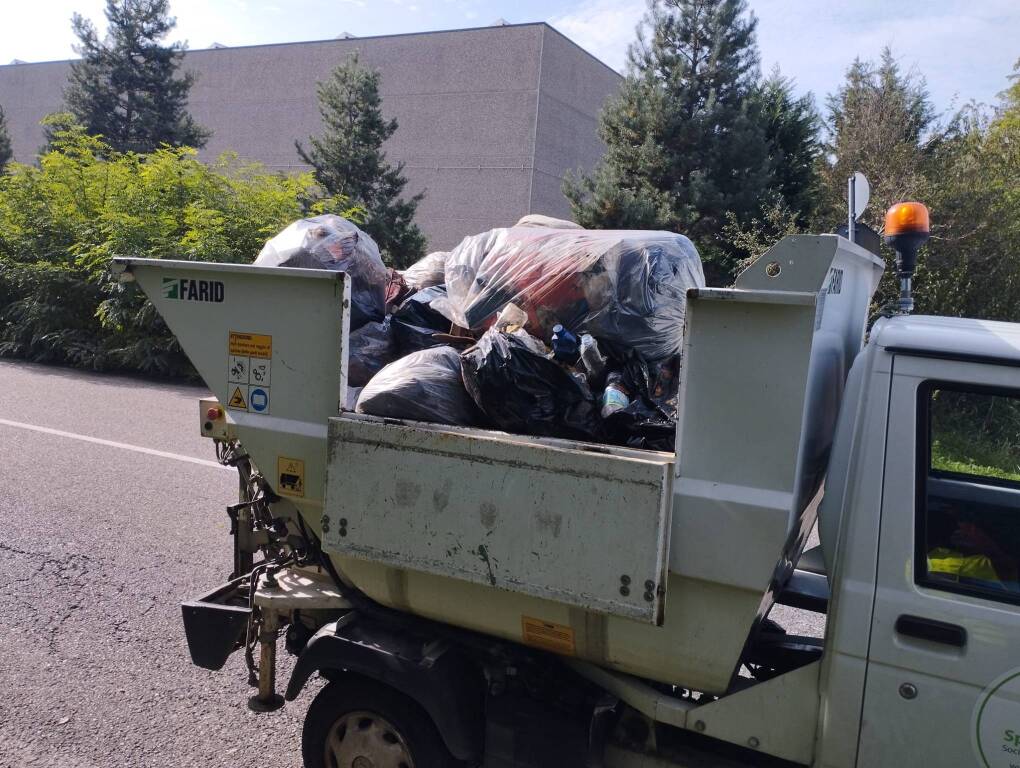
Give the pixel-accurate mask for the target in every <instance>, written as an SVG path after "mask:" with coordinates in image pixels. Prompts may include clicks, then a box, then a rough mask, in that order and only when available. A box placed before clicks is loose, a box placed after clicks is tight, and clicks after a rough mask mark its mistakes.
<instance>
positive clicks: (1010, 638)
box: [857, 353, 1020, 768]
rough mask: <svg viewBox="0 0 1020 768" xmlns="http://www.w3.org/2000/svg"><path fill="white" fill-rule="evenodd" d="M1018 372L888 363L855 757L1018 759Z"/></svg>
mask: <svg viewBox="0 0 1020 768" xmlns="http://www.w3.org/2000/svg"><path fill="white" fill-rule="evenodd" d="M1018 381H1020V375H1018V371H1017V369H1016V368H1015V367H1009V366H1007V365H993V364H990V363H978V362H967V361H962V360H952V359H933V358H932V357H922V356H911V355H909V354H903V353H899V354H896V356H895V358H894V360H893V381H892V390H891V399H890V408H889V421H888V432H887V436H886V446H885V453H886V455H885V474H884V478H883V480H882V483H883V494H882V515H881V523H880V532H879V533H880V535H879V551H878V570H877V576H876V578H877V581H876V599H875V603H874V606H875V607H874V614H873V618H872V624H871V627H870V634H871V641H870V649H869V652H868V664H867V676H866V683H865V693H864V708H863V717H862V721H861V732H860V742H859V750H858V760H857V765H859V766H878V765H896V766H902V767H903V768H907V767H908V766H936V765H938V766H973V765H978V766H989V767H993V766H994V767H995V768H999V767H1000V766H1001V767H1002V768H1007V767H1010V766H1012V767H1016V766H1020V576H1018V568H1020V386H1018ZM861 629H862V631H866V629H865V628H864V627H862V628H861Z"/></svg>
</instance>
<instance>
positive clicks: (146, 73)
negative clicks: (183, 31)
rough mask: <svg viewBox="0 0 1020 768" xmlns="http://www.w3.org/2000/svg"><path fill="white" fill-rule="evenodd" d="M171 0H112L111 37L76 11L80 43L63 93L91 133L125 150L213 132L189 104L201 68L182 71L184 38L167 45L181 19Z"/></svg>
mask: <svg viewBox="0 0 1020 768" xmlns="http://www.w3.org/2000/svg"><path fill="white" fill-rule="evenodd" d="M169 10H170V9H169V0H107V2H106V19H107V21H108V28H107V34H106V39H105V40H103V41H101V40H100V39H99V36H98V34H97V32H96V28H95V26H94V25H93V24H92V22H91V21H89V20H88V19H85V18H83V17H82V16H80V15H78V14H75V15H74V17H73V19H72V28H73V30H74V34H75V35H76V36H77V37H78V40H79V44H78V45H77V46H75V51H76V52H77V53H78V54H79V55H80V56H81V60H80V61H77V62H75V63H74V64H72V65H71V75H70V80H69V83H68V87H67V89H66V90H65V91H64V99H65V101H66V102H67V107H68V110H69V111H70V112H71V113H72V114H74V116H75V117H76V118H77V120H78V121H79V122H80V123H81V124H82V125H84V126H85V128H86V130H87V131H88V132H89V133H90V134H94V135H95V134H101V135H102V136H103V137H104V140H105V141H106V142H107V143H108V144H109V145H110V146H111V147H113V148H114V149H116V150H119V151H134V152H151V151H152V150H154V149H156V148H158V147H159V146H160V145H161V144H169V145H171V146H175V147H179V146H190V147H202V146H204V145H205V142H206V140H207V139H208V138H209V132H208V131H206V130H205V129H204V128H202V127H200V126H199V125H197V124H196V123H195V121H194V120H193V119H192V117H191V115H189V114H188V112H187V102H188V93H189V91H190V89H191V86H192V84H193V82H194V76H193V75H191V74H190V73H185V74H183V75H181V76H179V77H178V76H177V70H178V67H179V66H180V63H181V58H182V51H183V50H184V45H183V44H182V43H179V42H178V43H173V44H171V45H162V44H161V43H160V41H161V40H162V39H163V38H165V37H166V36H167V35H168V34H169V33H170V31H171V30H173V28H174V27H175V26H176V24H177V20H176V19H174V18H173V17H172V16H170V15H169Z"/></svg>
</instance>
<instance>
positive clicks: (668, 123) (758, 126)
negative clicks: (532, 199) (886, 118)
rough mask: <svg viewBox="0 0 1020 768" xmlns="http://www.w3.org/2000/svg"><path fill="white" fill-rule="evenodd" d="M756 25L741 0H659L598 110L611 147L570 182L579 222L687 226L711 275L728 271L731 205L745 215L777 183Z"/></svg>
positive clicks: (723, 278)
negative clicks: (614, 89) (612, 94)
mask: <svg viewBox="0 0 1020 768" xmlns="http://www.w3.org/2000/svg"><path fill="white" fill-rule="evenodd" d="M756 25H757V21H756V20H755V18H754V16H753V15H751V14H750V13H748V11H747V5H746V3H745V2H744V0H651V2H650V4H649V11H648V14H647V15H646V17H645V20H644V24H643V27H642V28H640V29H639V31H638V41H637V43H635V44H634V45H633V46H631V49H630V51H629V54H628V71H627V75H626V77H625V80H624V83H623V85H622V87H621V91H620V94H619V96H618V97H617V98H616V99H614V100H613V101H612V102H611V103H610V104H609V105H607V107H606V108H605V109H604V110H603V112H602V115H601V117H600V121H599V135H600V136H601V138H602V140H603V141H604V142H605V144H606V155H605V157H604V159H603V161H602V163H601V164H600V165H599V166H598V167H597V168H596V169H595V171H594V172H593V173H592V174H591V175H589V176H582V177H581V178H575V177H568V179H567V180H566V182H565V184H564V193H565V194H566V196H567V198H568V199H569V200H570V202H571V205H572V208H573V212H574V216H575V218H576V220H577V221H578V222H579V223H581V224H583V225H585V226H590V227H661V228H666V229H674V230H677V231H680V232H683V233H685V234H687V235H689V236H690V237H691V238H692V239H693V240H694V241H695V243H697V245H698V248H699V250H700V251H701V253H702V257H703V258H704V260H705V262H706V264H705V267H706V275H707V277H708V280H709V282H710V283H720V282H728V281H729V279H731V278H732V275H733V270H734V268H735V265H736V260H735V257H734V253H733V249H732V248H730V247H729V246H728V244H727V243H726V242H725V240H724V238H723V227H724V225H725V223H726V222H727V213H730V214H732V216H734V217H735V218H736V220H737V221H739V222H743V221H746V220H749V219H750V218H751V217H753V216H754V215H755V214H756V213H758V212H759V211H760V209H761V204H762V200H763V199H764V198H765V197H766V196H767V193H768V192H769V190H771V189H773V188H774V186H775V177H774V172H773V165H774V164H773V160H772V151H771V148H770V146H769V136H768V135H767V132H766V126H765V125H763V121H762V119H761V110H760V109H759V107H760V100H759V99H758V98H757V97H758V96H759V95H760V91H759V87H758V86H759V79H760V73H759V67H758V51H757V46H756V43H755V27H756ZM774 90H775V88H774V87H773V88H772V89H771V90H770V91H768V93H769V94H770V95H773V96H774ZM774 127H779V124H778V123H777V124H776V125H775V126H774Z"/></svg>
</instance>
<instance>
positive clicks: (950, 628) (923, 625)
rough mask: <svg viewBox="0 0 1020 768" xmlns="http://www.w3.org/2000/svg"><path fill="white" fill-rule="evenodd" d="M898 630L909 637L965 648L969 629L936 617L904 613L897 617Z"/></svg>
mask: <svg viewBox="0 0 1020 768" xmlns="http://www.w3.org/2000/svg"><path fill="white" fill-rule="evenodd" d="M896 631H897V632H898V633H899V634H901V635H906V636H907V637H916V638H919V639H921V640H930V641H931V642H933V643H942V644H943V645H952V646H954V647H955V648H963V647H964V646H965V645H967V630H966V629H964V628H963V627H961V626H959V625H958V624H948V623H946V622H944V621H936V620H935V619H926V618H924V617H923V616H911V615H909V614H906V613H905V614H903V615H902V616H900V617H899V618H898V619H896Z"/></svg>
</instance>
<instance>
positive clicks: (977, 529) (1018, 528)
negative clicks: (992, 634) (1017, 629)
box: [915, 382, 1020, 603]
mask: <svg viewBox="0 0 1020 768" xmlns="http://www.w3.org/2000/svg"><path fill="white" fill-rule="evenodd" d="M918 405H919V407H918V417H919V419H918V426H919V429H918V437H919V440H918V448H919V456H918V468H919V473H918V474H919V477H918V510H917V557H916V573H915V578H916V580H917V582H918V583H919V584H921V585H923V586H926V587H932V588H935V589H942V590H946V591H949V592H959V593H962V594H972V595H975V596H978V597H983V598H986V599H993V600H999V601H1004V602H1011V603H1020V393H1017V392H1006V391H999V390H985V389H973V388H971V389H966V388H961V387H960V386H959V385H951V384H943V383H937V382H930V383H928V384H927V385H925V386H922V387H921V389H920V394H919V403H918Z"/></svg>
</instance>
